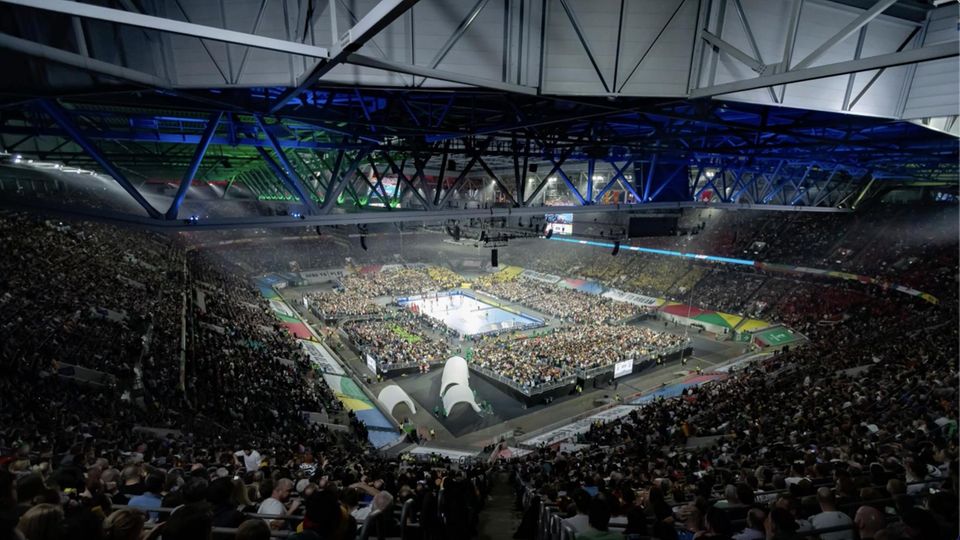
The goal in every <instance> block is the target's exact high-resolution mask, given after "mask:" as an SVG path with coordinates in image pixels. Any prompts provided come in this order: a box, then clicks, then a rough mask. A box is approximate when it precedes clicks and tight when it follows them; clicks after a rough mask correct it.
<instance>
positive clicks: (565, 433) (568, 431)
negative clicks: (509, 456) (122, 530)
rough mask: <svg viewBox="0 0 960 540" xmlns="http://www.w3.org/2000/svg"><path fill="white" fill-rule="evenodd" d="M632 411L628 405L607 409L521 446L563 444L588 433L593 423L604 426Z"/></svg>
mask: <svg viewBox="0 0 960 540" xmlns="http://www.w3.org/2000/svg"><path fill="white" fill-rule="evenodd" d="M634 409H636V407H631V406H629V405H620V406H619V407H613V408H612V409H607V410H605V411H602V412H599V413H597V414H594V415H591V416H588V417H586V418H581V419H580V420H577V421H576V422H574V423H572V424H567V425H565V426H563V427H559V428H557V429H552V430H550V431H548V432H546V433H544V434H542V435H537V436H536V437H534V438H532V439H528V440H526V441H523V444H524V445H526V446H534V447H539V446H550V445H552V444H554V443H558V442H563V441H566V440H569V439H572V438H574V437H576V436H577V435H580V434H581V433H586V432H588V431H590V426H592V425H593V423H594V422H597V421H598V420H599V421H600V422H602V423H604V424H606V423H607V422H610V421H612V420H616V419H618V418H623V417H624V416H626V415H628V414H630V411H632V410H634Z"/></svg>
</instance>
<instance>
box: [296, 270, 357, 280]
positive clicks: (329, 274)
mask: <svg viewBox="0 0 960 540" xmlns="http://www.w3.org/2000/svg"><path fill="white" fill-rule="evenodd" d="M345 275H347V271H346V269H344V268H330V269H327V270H309V271H307V272H300V278H301V279H303V281H305V282H307V283H324V282H327V281H333V280H335V279H339V278H342V277H343V276H345Z"/></svg>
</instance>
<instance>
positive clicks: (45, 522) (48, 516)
mask: <svg viewBox="0 0 960 540" xmlns="http://www.w3.org/2000/svg"><path fill="white" fill-rule="evenodd" d="M17 530H18V531H20V533H21V534H23V537H24V538H26V540H60V539H61V538H63V510H62V509H61V508H60V506H58V505H56V504H47V503H44V504H38V505H36V506H34V507H33V508H31V509H29V510H27V512H26V513H25V514H23V515H22V516H20V521H19V522H18V523H17Z"/></svg>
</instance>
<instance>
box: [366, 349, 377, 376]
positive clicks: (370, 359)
mask: <svg viewBox="0 0 960 540" xmlns="http://www.w3.org/2000/svg"><path fill="white" fill-rule="evenodd" d="M367 367H368V368H370V371H372V372H374V373H376V372H377V361H376V360H375V359H374V358H373V357H372V356H370V353H367Z"/></svg>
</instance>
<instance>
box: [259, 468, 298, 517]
mask: <svg viewBox="0 0 960 540" xmlns="http://www.w3.org/2000/svg"><path fill="white" fill-rule="evenodd" d="M291 491H293V480H290V479H289V478H281V479H280V480H277V483H276V485H275V486H273V492H271V493H270V497H268V498H266V499H264V500H263V502H262V503H260V508H258V509H257V513H258V514H263V515H265V516H278V517H286V516H289V515H290V514H293V513H294V512H296V511H297V508H299V507H300V501H299V500H295V501H293V503H292V504H291V505H290V508H287V507H286V506H285V505H284V504H285V503H286V502H287V500H289V499H290V492H291ZM264 521H266V522H267V525H270V528H271V529H282V528H283V527H284V526H285V525H286V524H287V522H286V521H285V520H282V519H274V520H270V519H265V520H264Z"/></svg>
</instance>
